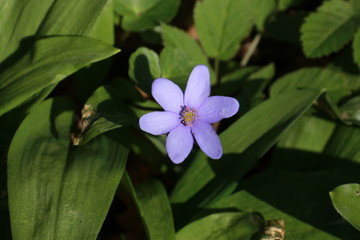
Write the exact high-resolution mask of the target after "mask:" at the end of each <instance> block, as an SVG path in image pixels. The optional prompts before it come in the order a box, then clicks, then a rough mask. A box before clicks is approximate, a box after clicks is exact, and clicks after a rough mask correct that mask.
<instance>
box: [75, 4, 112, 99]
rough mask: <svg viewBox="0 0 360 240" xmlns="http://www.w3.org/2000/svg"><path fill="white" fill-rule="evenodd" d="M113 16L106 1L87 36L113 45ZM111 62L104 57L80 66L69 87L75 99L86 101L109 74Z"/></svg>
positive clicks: (110, 6) (110, 5)
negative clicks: (85, 65)
mask: <svg viewBox="0 0 360 240" xmlns="http://www.w3.org/2000/svg"><path fill="white" fill-rule="evenodd" d="M113 18H114V10H113V4H112V1H107V3H106V4H105V6H104V7H103V9H102V11H101V13H100V15H99V16H98V17H97V21H96V22H95V23H94V26H93V28H92V29H91V30H90V32H89V33H88V34H87V36H89V37H92V38H95V39H99V40H101V41H103V42H106V43H108V44H110V45H113V44H114V40H115V37H114V24H113ZM111 63H112V59H111V58H109V59H105V60H103V61H100V62H96V63H94V64H91V65H90V66H87V67H85V68H82V69H81V70H80V71H78V72H76V73H75V74H74V76H73V79H74V80H73V81H72V82H71V86H70V88H71V89H72V92H73V94H74V95H75V96H76V100H77V101H79V102H84V101H86V99H87V98H88V97H89V96H90V95H91V93H92V92H93V91H94V90H95V89H96V88H97V87H99V86H100V84H101V82H103V81H104V80H105V79H106V77H107V76H108V74H109V70H110V67H111ZM84 86H86V87H84Z"/></svg>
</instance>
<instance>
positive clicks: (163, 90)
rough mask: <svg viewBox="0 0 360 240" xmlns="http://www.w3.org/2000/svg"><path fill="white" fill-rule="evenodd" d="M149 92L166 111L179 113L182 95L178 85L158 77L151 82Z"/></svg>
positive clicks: (182, 103)
mask: <svg viewBox="0 0 360 240" xmlns="http://www.w3.org/2000/svg"><path fill="white" fill-rule="evenodd" d="M151 93H152V95H153V97H154V98H155V100H156V101H157V102H158V103H159V104H160V106H161V107H162V108H163V109H165V110H166V111H172V112H175V113H179V112H180V110H181V106H182V105H184V95H183V92H182V90H181V89H180V88H179V86H178V85H176V84H175V83H173V82H172V81H170V80H168V79H165V78H158V79H156V80H155V81H154V82H153V84H152V90H151Z"/></svg>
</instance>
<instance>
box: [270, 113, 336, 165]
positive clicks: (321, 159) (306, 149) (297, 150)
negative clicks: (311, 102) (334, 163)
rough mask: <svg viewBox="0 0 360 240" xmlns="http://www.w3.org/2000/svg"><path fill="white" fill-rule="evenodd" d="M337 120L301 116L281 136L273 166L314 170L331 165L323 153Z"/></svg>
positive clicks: (275, 151)
mask: <svg viewBox="0 0 360 240" xmlns="http://www.w3.org/2000/svg"><path fill="white" fill-rule="evenodd" d="M335 127H336V122H333V121H329V120H326V119H324V118H319V117H315V116H306V115H305V116H303V117H301V118H300V119H299V120H298V121H297V122H296V123H295V124H294V125H293V126H292V127H291V128H289V129H288V130H287V131H286V132H284V134H283V135H282V136H281V138H280V140H279V142H278V143H277V144H276V149H275V150H274V152H273V155H272V161H271V163H272V166H276V167H280V168H284V169H290V170H302V171H305V170H314V169H318V168H320V167H323V166H328V165H329V159H328V157H327V156H323V155H321V153H322V152H323V150H324V149H325V147H326V144H327V142H328V140H329V139H330V138H331V135H332V134H333V132H334V129H335Z"/></svg>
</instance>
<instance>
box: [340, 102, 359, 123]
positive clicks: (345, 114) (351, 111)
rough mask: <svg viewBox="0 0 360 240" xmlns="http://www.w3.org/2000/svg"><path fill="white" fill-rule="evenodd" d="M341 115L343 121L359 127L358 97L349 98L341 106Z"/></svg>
mask: <svg viewBox="0 0 360 240" xmlns="http://www.w3.org/2000/svg"><path fill="white" fill-rule="evenodd" d="M341 115H342V118H343V119H344V120H345V121H348V122H350V123H356V124H358V125H360V96H357V97H354V98H351V99H349V100H348V101H347V102H345V103H344V104H343V105H341Z"/></svg>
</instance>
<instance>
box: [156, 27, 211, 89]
mask: <svg viewBox="0 0 360 240" xmlns="http://www.w3.org/2000/svg"><path fill="white" fill-rule="evenodd" d="M161 30H162V38H163V42H164V45H165V48H164V50H163V52H162V53H161V54H160V62H161V68H162V70H163V75H164V77H165V78H166V76H168V75H169V76H170V77H172V76H174V75H175V78H176V73H177V72H181V75H183V77H182V78H181V79H185V80H183V81H187V79H188V77H189V75H190V72H191V70H192V69H193V68H194V67H195V66H196V65H199V64H203V65H206V66H207V67H208V68H209V70H210V75H211V81H212V83H215V78H214V74H213V71H212V68H211V66H210V64H209V62H208V59H207V57H206V56H205V54H204V52H203V50H202V49H201V48H200V46H199V44H198V43H197V42H196V41H195V39H193V38H192V37H190V35H188V34H186V33H185V32H184V31H182V30H180V29H178V28H175V27H172V26H170V25H166V24H162V25H161ZM174 54H179V56H177V55H176V56H174V58H172V55H174ZM181 61H183V62H181ZM179 68H180V69H179ZM185 72H186V74H185ZM185 75H186V77H185ZM169 79H171V78H169Z"/></svg>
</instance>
